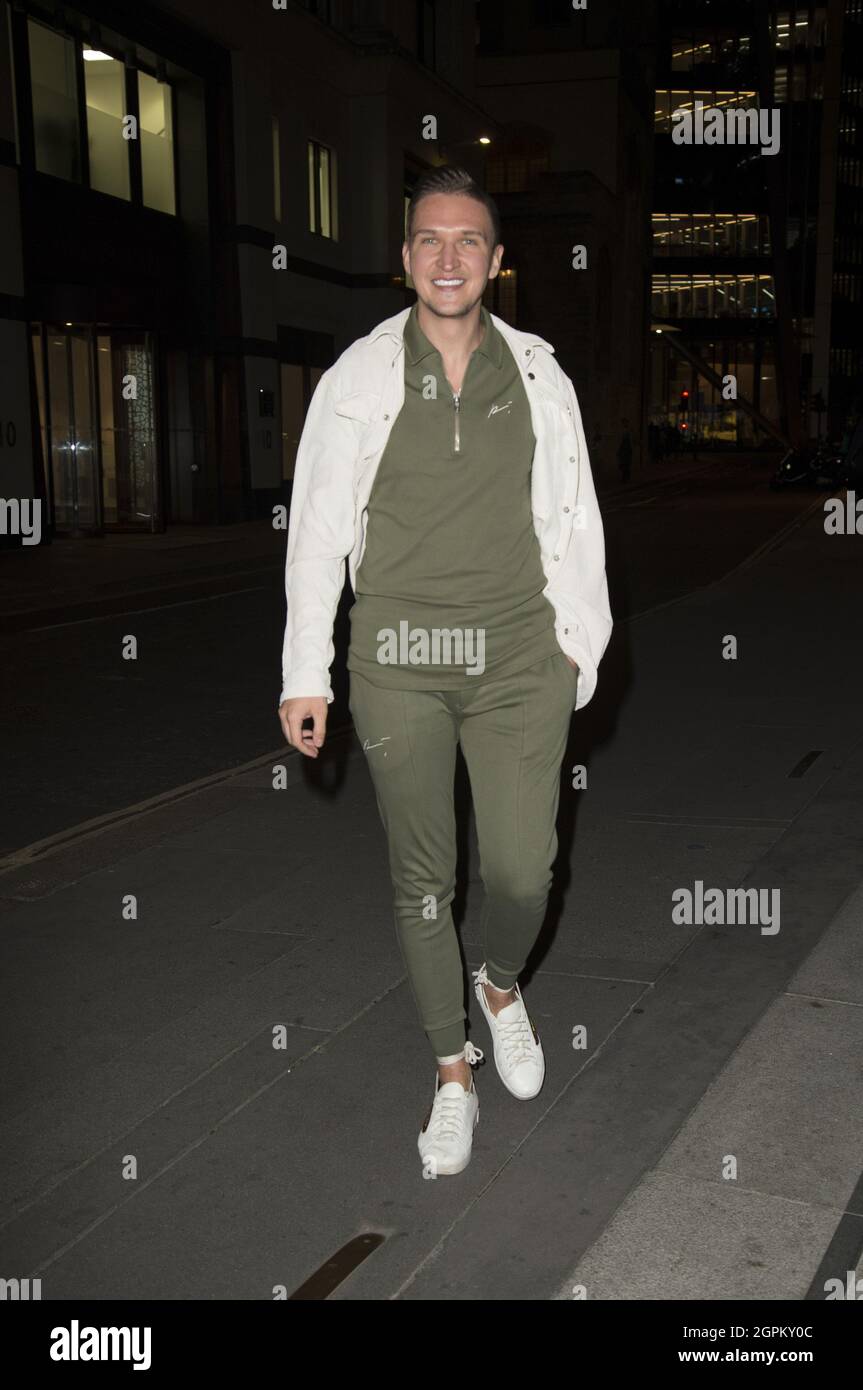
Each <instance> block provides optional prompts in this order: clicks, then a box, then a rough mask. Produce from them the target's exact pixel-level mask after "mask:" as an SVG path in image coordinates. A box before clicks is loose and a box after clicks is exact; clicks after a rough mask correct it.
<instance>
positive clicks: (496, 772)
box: [349, 651, 578, 1061]
mask: <svg viewBox="0 0 863 1390" xmlns="http://www.w3.org/2000/svg"><path fill="white" fill-rule="evenodd" d="M577 680H578V672H577V670H576V668H575V667H574V666H572V665H571V664H570V662H569V661H568V659H567V657H566V656H565V654H564V653H563V652H562V651H561V652H559V653H558V654H557V655H555V656H551V657H548V658H546V659H545V660H544V661H540V662H538V663H537V664H536V665H534V666H530V667H528V668H527V669H526V670H523V671H518V672H516V673H515V674H514V675H510V676H500V677H498V678H497V679H492V680H489V681H486V682H483V683H481V684H479V685H477V686H476V687H474V688H468V689H464V690H449V691H436V690H390V689H386V688H383V687H380V686H376V685H372V684H371V682H370V681H368V680H367V679H366V678H365V676H362V675H360V674H359V673H358V672H356V671H352V672H351V673H350V700H349V707H350V711H351V714H352V716H353V722H354V729H355V730H356V733H357V736H358V738H359V740H360V742H361V743H362V746H363V751H364V753H365V756H366V760H367V762H368V766H369V771H370V773H371V776H372V782H373V785H374V791H375V797H376V800H377V805H378V811H379V812H380V816H381V821H382V822H383V826H384V829H385V831H386V835H387V842H388V846H389V865H390V875H391V878H392V886H393V906H394V916H395V924H396V933H397V936H398V940H399V945H400V947H401V951H402V956H403V959H404V962H405V967H406V969H407V972H408V978H409V980H410V983H411V988H412V990H413V995H414V1000H415V1002H416V1006H417V1011H418V1013H419V1017H420V1020H421V1022H422V1026H423V1028H424V1029H425V1031H426V1033H427V1035H428V1038H429V1042H430V1043H431V1045H432V1048H433V1049H434V1052H435V1056H436V1057H437V1058H438V1060H439V1061H444V1060H450V1059H452V1058H454V1057H455V1056H457V1055H460V1054H461V1053H463V1051H464V1045H465V1037H466V1029H465V1022H466V1014H465V1010H464V984H463V974H462V963H461V954H460V951H459V944H458V939H457V937H456V932H455V926H454V923H453V920H452V912H451V909H450V904H451V903H452V900H453V897H454V895H455V874H456V837H455V803H454V783H455V761H456V745H457V744H460V745H461V749H462V753H463V755H464V759H465V763H466V765H467V770H468V776H469V778H470V785H471V793H472V797H473V806H474V815H475V819H476V830H477V840H478V843H479V857H480V865H479V867H480V876H481V878H482V882H483V885H484V888H485V900H484V903H483V909H482V939H483V944H484V950H485V961H486V969H487V971H488V976H489V979H490V981H491V983H492V984H493V985H495V986H496V987H497V988H498V989H502V990H509V989H512V987H513V985H514V984H515V982H516V980H517V978H518V975H519V973H520V971H521V970H522V969H523V968H524V963H525V961H526V959H527V957H528V954H529V953H530V950H531V948H532V946H533V944H534V942H535V941H536V938H537V936H538V935H539V931H540V928H541V926H542V922H543V918H544V916H545V911H546V907H547V903H548V893H549V889H550V887H551V881H552V872H551V866H552V864H553V862H554V859H555V856H556V854H557V843H558V841H557V830H556V821H557V811H558V804H559V797H560V769H561V761H562V759H563V755H564V752H565V751H566V744H567V738H568V734H569V727H570V717H571V715H572V712H573V709H574V707H575V699H576V685H577Z"/></svg>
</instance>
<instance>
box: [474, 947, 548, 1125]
mask: <svg viewBox="0 0 863 1390" xmlns="http://www.w3.org/2000/svg"><path fill="white" fill-rule="evenodd" d="M472 974H473V977H474V980H475V981H476V985H475V989H476V997H477V999H478V1000H479V1002H480V1008H481V1009H482V1011H483V1013H484V1014H485V1016H486V1018H487V1019H488V1026H489V1028H490V1029H491V1036H492V1041H493V1042H494V1064H495V1066H496V1067H497V1072H498V1076H499V1077H500V1079H501V1081H502V1082H503V1084H504V1086H505V1087H506V1089H507V1090H508V1091H510V1092H511V1093H512V1094H513V1095H514V1096H515V1097H516V1098H517V1099H518V1100H533V1098H534V1096H538V1095H539V1093H540V1091H541V1090H542V1083H543V1081H544V1080H545V1057H544V1055H543V1051H542V1043H541V1042H540V1040H539V1034H538V1033H537V1031H536V1029H535V1028H534V1026H533V1023H532V1021H531V1018H530V1015H529V1014H528V1012H527V1008H526V1007H525V1003H524V1000H523V999H522V997H521V990H520V989H519V987H518V985H517V984H516V986H515V1000H514V1001H513V1003H512V1004H507V1006H506V1008H505V1009H501V1011H500V1013H499V1014H498V1015H497V1017H495V1015H494V1014H493V1013H492V1011H491V1009H490V1008H489V1003H488V1000H487V999H486V997H485V990H484V989H483V985H485V984H491V981H490V980H489V978H488V975H487V974H486V968H485V961H483V963H482V965H481V966H480V968H479V970H474V971H473V972H472Z"/></svg>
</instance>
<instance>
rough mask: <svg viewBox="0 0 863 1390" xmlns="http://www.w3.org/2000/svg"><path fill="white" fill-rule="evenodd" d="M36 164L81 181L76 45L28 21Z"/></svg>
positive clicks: (62, 177)
mask: <svg viewBox="0 0 863 1390" xmlns="http://www.w3.org/2000/svg"><path fill="white" fill-rule="evenodd" d="M27 36H28V41H29V48H30V83H31V88H32V93H33V131H34V135H35V142H36V168H37V169H38V170H39V172H40V173H42V174H53V175H55V177H56V178H60V179H71V180H72V181H73V182H74V183H80V181H81V159H80V147H79V139H78V96H77V81H76V77H75V45H74V43H73V41H72V40H71V39H67V38H66V37H65V36H64V35H63V34H57V33H55V32H54V30H53V29H46V28H45V26H44V25H43V24H36V23H35V22H34V21H33V20H32V19H28V21H27Z"/></svg>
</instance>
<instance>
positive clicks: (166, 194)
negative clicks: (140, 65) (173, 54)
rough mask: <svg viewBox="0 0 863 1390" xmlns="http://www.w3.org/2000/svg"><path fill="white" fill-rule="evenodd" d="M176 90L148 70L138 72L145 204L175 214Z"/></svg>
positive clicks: (142, 177) (142, 179) (142, 180)
mask: <svg viewBox="0 0 863 1390" xmlns="http://www.w3.org/2000/svg"><path fill="white" fill-rule="evenodd" d="M173 96H174V94H173V92H172V90H171V87H170V85H169V84H168V83H167V82H159V81H158V80H157V79H156V78H155V77H151V76H150V74H149V73H148V72H139V73H138V107H139V110H140V114H141V121H140V126H141V182H142V185H143V195H144V205H145V206H146V207H148V208H156V209H157V210H158V211H159V212H169V213H171V214H172V216H173V214H174V213H176V211H177V208H176V203H175V199H174V129H173V126H174V121H173V110H174V103H173Z"/></svg>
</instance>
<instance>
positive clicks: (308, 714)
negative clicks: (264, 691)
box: [279, 695, 329, 758]
mask: <svg viewBox="0 0 863 1390" xmlns="http://www.w3.org/2000/svg"><path fill="white" fill-rule="evenodd" d="M328 710H329V705H328V704H327V697H326V695H298V696H297V697H296V699H293V700H283V701H282V703H281V704H280V705H279V722H280V723H281V726H282V730H283V732H284V735H285V738H286V739H287V741H288V743H289V744H290V745H291V747H292V748H297V749H298V750H299V751H300V752H301V753H303V754H304V755H305V757H307V758H316V757H317V756H318V749H319V748H322V747H323V743H324V739H325V737H326V729H327V712H328ZM309 718H311V719H313V720H314V726H313V728H311V729H304V728H303V720H304V719H309Z"/></svg>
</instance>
